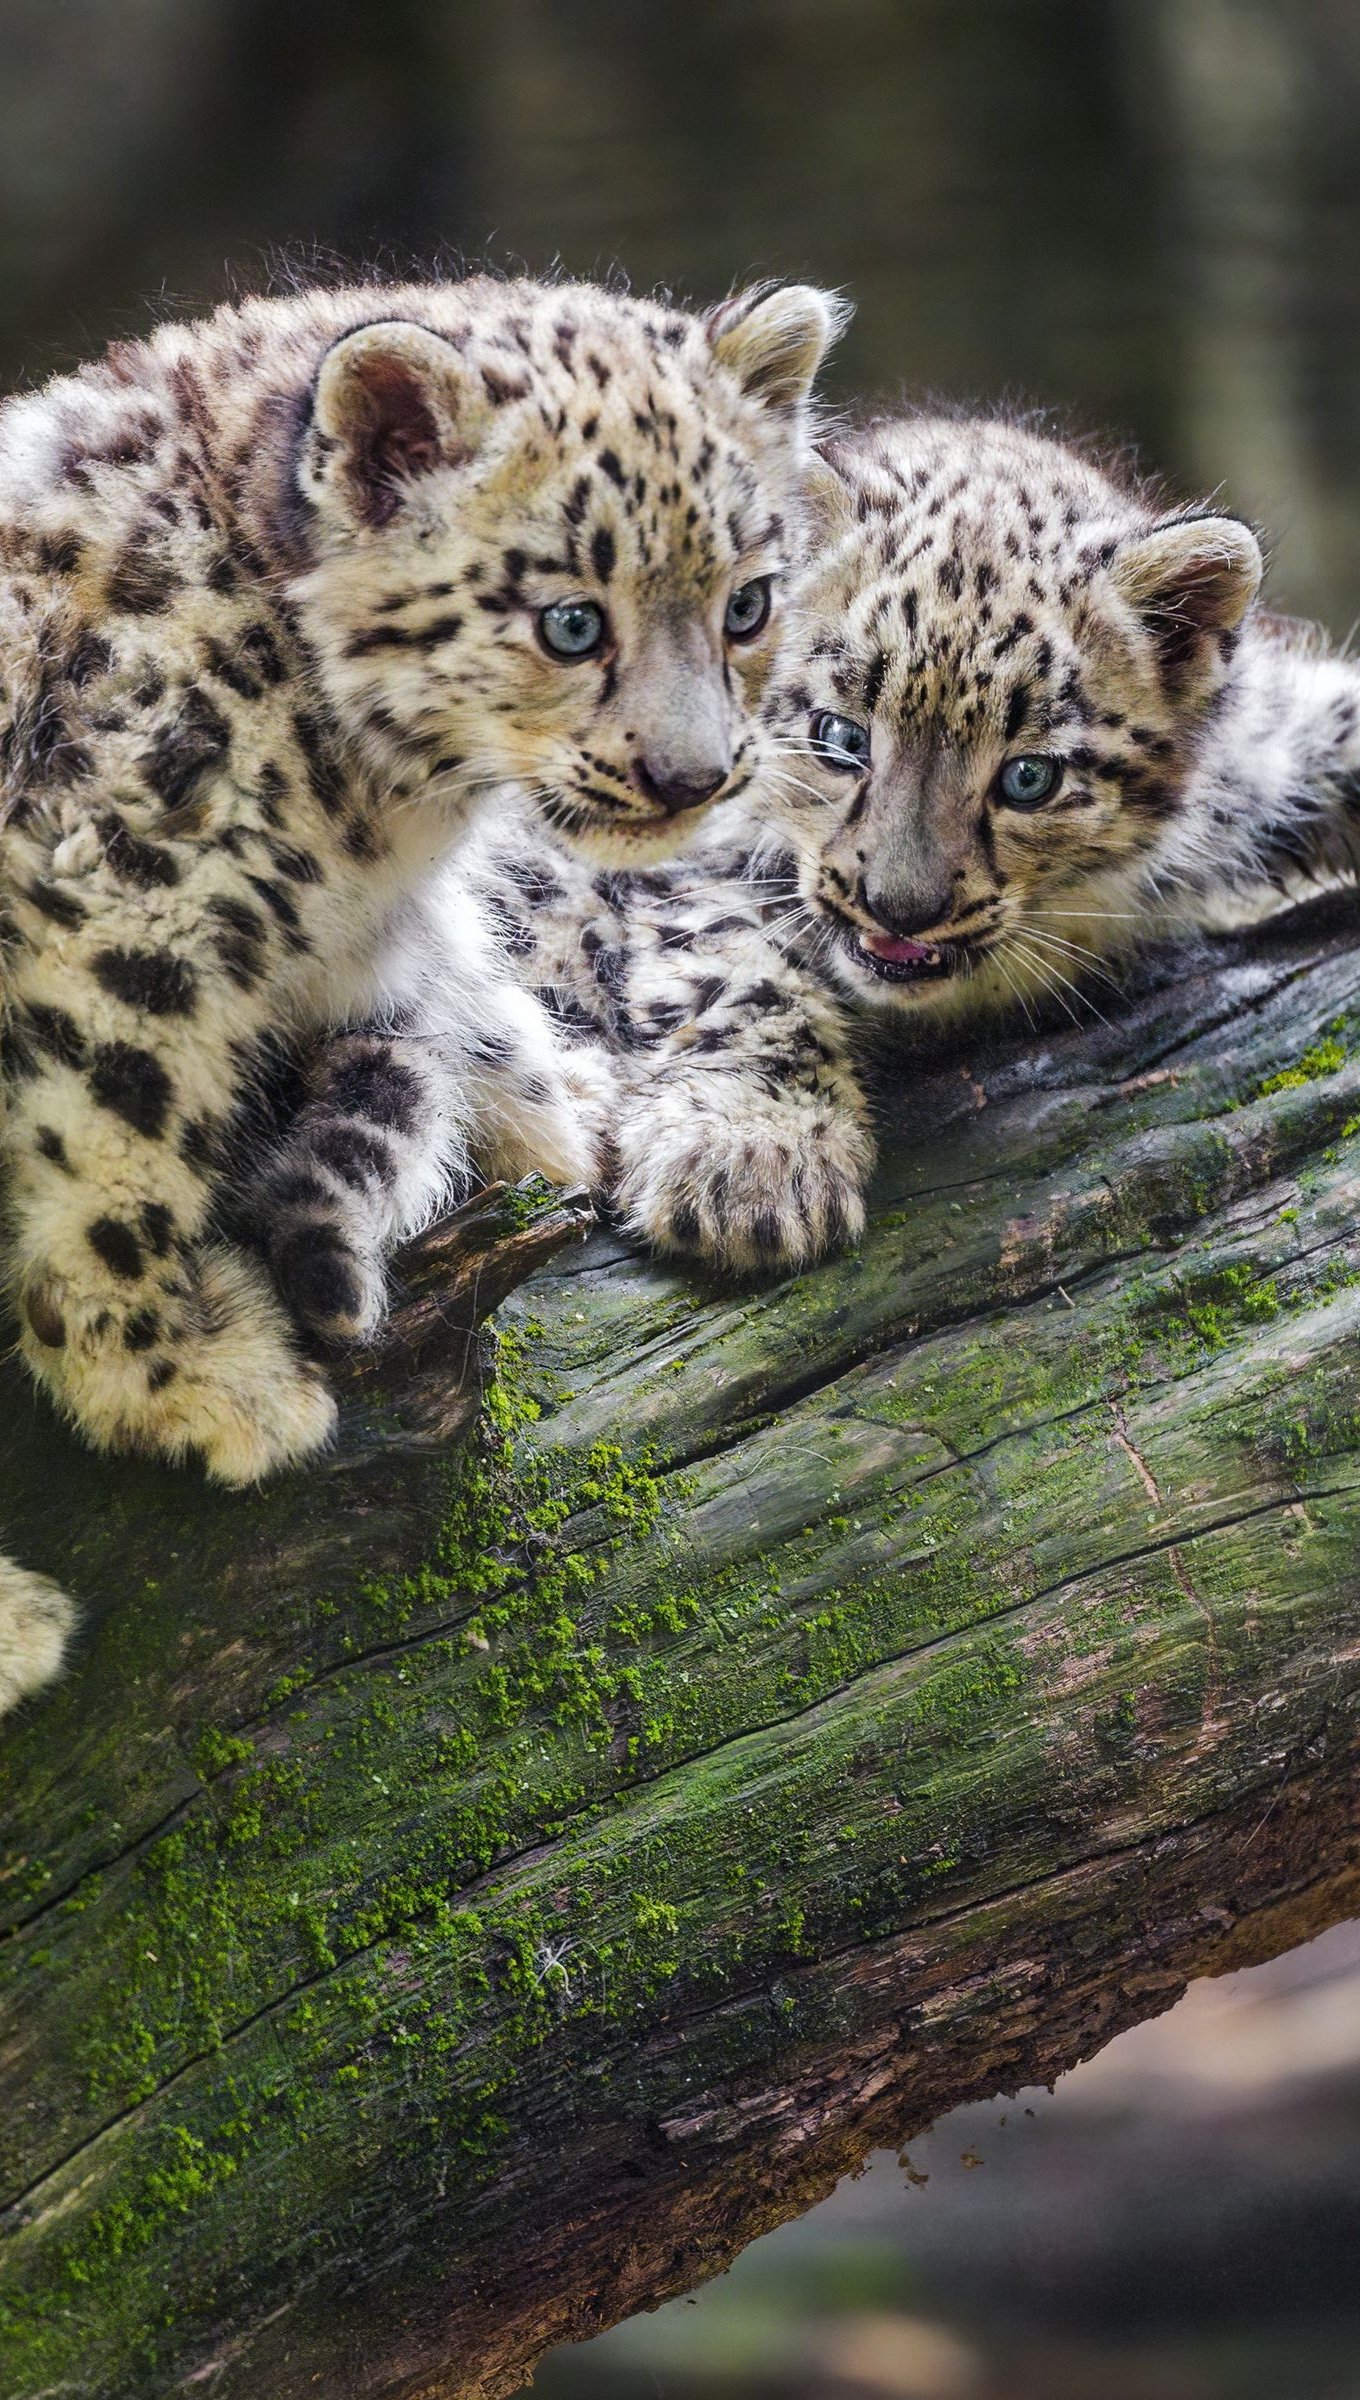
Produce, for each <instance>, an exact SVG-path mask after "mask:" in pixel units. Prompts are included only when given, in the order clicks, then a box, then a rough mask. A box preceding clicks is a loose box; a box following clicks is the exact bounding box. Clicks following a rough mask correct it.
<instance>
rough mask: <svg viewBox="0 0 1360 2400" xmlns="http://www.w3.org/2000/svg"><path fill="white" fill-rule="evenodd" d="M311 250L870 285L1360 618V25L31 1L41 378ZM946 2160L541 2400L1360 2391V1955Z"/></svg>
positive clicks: (1333, 1954) (881, 342)
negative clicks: (1221, 507)
mask: <svg viewBox="0 0 1360 2400" xmlns="http://www.w3.org/2000/svg"><path fill="white" fill-rule="evenodd" d="M278 252H282V253H284V254H286V255H287V257H288V258H289V261H290V264H291V266H292V267H293V268H294V269H296V268H297V267H298V266H299V265H305V263H306V261H307V259H308V258H309V257H318V258H319V257H325V258H327V260H329V259H330V257H331V255H332V254H339V256H340V257H342V258H347V259H349V260H350V261H352V262H354V263H355V264H356V265H359V264H362V263H364V262H370V263H376V264H379V265H381V266H385V267H388V268H405V267H408V266H410V265H411V264H413V263H420V262H423V263H425V264H427V265H428V264H431V263H441V262H442V263H443V264H444V265H445V266H446V267H456V265H457V263H458V262H459V261H460V260H465V261H467V262H469V263H474V264H480V263H483V262H490V263H492V264H495V265H499V266H507V265H510V266H513V265H520V264H524V265H527V266H528V267H530V268H531V269H536V270H537V269H542V268H545V267H547V266H548V265H550V264H551V263H552V262H553V261H555V260H556V261H560V262H561V264H562V266H563V267H564V268H565V269H567V270H569V271H570V272H573V273H592V272H594V273H600V272H604V271H607V270H609V269H611V268H614V267H618V268H621V269H622V270H623V271H624V272H626V274H627V275H628V277H629V278H630V279H631V281H632V282H633V283H634V284H636V285H641V286H648V285H651V284H654V283H665V284H667V285H669V286H670V287H672V288H673V289H674V290H676V291H677V292H679V293H681V294H684V295H688V296H691V297H694V298H696V299H700V300H710V299H716V298H717V297H719V296H720V295H721V294H722V293H723V292H725V291H726V290H727V289H728V288H729V287H730V286H731V285H732V284H733V283H735V282H739V281H741V280H742V279H744V278H746V277H748V276H751V275H757V274H769V273H777V274H792V275H800V276H810V277H814V278H816V279H818V280H820V281H824V282H827V283H831V284H835V285H839V286H841V287H843V288H844V289H845V290H846V291H848V292H849V293H850V294H851V295H852V296H853V297H854V299H855V300H856V301H857V303H858V306H859V315H858V317H857V319H856V323H855V325H854V328H853V330H852V332H851V335H850V337H849V339H848V341H847V343H846V344H845V347H844V350H843V352H842V353H841V356H840V358H839V360H838V362H837V364H836V367H835V369H834V372H833V376H832V381H831V390H832V392H833V393H834V395H835V397H836V399H837V400H838V401H839V402H841V403H843V404H846V405H848V404H850V402H851V401H852V400H853V399H854V398H855V397H856V396H858V395H864V396H869V397H873V398H876V399H879V400H882V399H891V398H893V397H894V396H895V395H897V394H898V393H900V392H902V391H904V390H905V391H909V392H912V393H914V394H921V393H922V392H929V391H935V392H941V393H946V394H949V395H952V396H956V397H958V396H969V397H974V398H978V399H1000V398H1003V397H1008V398H1010V399H1013V400H1014V399H1021V398H1023V399H1025V400H1028V401H1036V402H1044V403H1048V404H1053V405H1056V406H1058V407H1059V408H1061V409H1062V410H1064V411H1066V412H1067V413H1068V414H1070V416H1071V417H1072V418H1073V419H1074V420H1075V421H1077V422H1078V423H1080V424H1081V425H1083V426H1085V427H1094V428H1097V429H1101V430H1104V431H1106V432H1108V433H1109V434H1110V435H1111V436H1112V437H1116V438H1121V437H1125V436H1132V437H1133V438H1134V440H1135V441H1136V442H1137V443H1138V445H1139V446H1140V448H1141V450H1142V452H1143V454H1144V457H1145V459H1146V460H1147V461H1148V462H1150V463H1155V464H1157V465H1159V466H1161V467H1163V468H1164V469H1166V470H1167V471H1168V472H1169V473H1170V475H1171V476H1172V477H1173V479H1174V480H1175V481H1176V483H1177V484H1178V485H1179V486H1180V487H1181V488H1182V489H1184V490H1186V491H1187V492H1192V493H1196V494H1198V493H1202V492H1208V491H1211V490H1215V489H1219V488H1221V489H1222V491H1223V493H1224V496H1225V498H1226V500H1227V501H1228V502H1229V504H1231V505H1232V506H1234V507H1236V508H1238V509H1240V510H1243V511H1244V512H1246V513H1248V514H1250V515H1252V516H1253V517H1255V518H1256V519H1257V520H1258V521H1260V522H1263V523H1264V524H1265V525H1266V526H1267V527H1268V528H1269V529H1270V531H1271V532H1272V533H1273V535H1274V536H1275V537H1276V546H1277V554H1278V563H1277V567H1276V570H1275V577H1274V589H1275V592H1276V594H1277V597H1278V598H1279V600H1280V601H1281V602H1282V603H1283V604H1285V605H1289V606H1293V607H1295V608H1299V609H1302V610H1304V611H1307V612H1309V613H1316V614H1318V615H1321V616H1323V617H1324V618H1325V619H1326V620H1327V621H1328V622H1329V624H1330V626H1331V628H1332V631H1333V632H1334V633H1335V634H1337V635H1338V636H1344V635H1345V634H1346V632H1347V630H1348V628H1349V627H1350V626H1351V625H1352V623H1353V621H1354V620H1355V619H1356V618H1357V617H1360V471H1358V470H1357V464H1356V457H1357V434H1358V433H1360V0H481V4H480V5H477V6H469V5H463V4H461V0H0V383H3V384H8V385H10V386H14V385H17V384H20V383H23V382H26V381H39V380H41V379H42V378H43V377H45V376H46V375H48V374H50V373H52V372H53V371H55V370H56V369H58V368H60V367H63V366H66V365H69V364H71V363H73V362H74V361H75V360H77V359H78V358H80V357H82V356H85V355H88V354H89V353H90V352H92V351H94V350H97V349H98V348H99V347H100V346H101V345H102V343H103V342H105V341H106V340H107V339H109V338H110V337H111V336H112V335H115V334H124V333H129V332H137V331H140V330H142V329H144V328H145V327H146V326H147V325H148V324H149V323H150V322H151V321H152V320H153V319H154V317H155V316H156V315H158V314H163V313H166V312H174V311H185V310H191V309H195V308H199V307H202V306H204V305H207V304H210V303H212V302H214V301H216V300H217V299H220V298H221V297H223V296H224V295H226V294H227V293H229V292H231V291H232V290H234V289H242V288H246V289H254V288H260V286H261V285H262V284H263V283H264V282H266V281H267V279H268V275H269V272H270V260H271V256H272V255H273V254H274V253H278ZM1031 2104H1032V2106H1033V2114H1030V2113H1029V2110H1030V2106H1031ZM1003 2120H1005V2121H1004V2122H1003ZM914 2156H915V2158H916V2159H917V2161H918V2167H917V2168H914V2169H913V2173H916V2172H918V2171H920V2168H921V2167H928V2168H929V2171H930V2182H929V2184H928V2186H926V2187H925V2188H924V2189H922V2188H920V2187H919V2186H913V2187H911V2188H908V2186H907V2185H906V2183H905V2182H904V2178H903V2173H902V2170H901V2169H900V2168H899V2167H897V2166H896V2165H895V2164H894V2163H893V2162H891V2161H884V2162H880V2165H879V2167H878V2168H877V2169H876V2170H875V2173H874V2174H873V2175H872V2176H871V2177H870V2178H869V2179H868V2181H867V2182H866V2183H864V2184H862V2185H854V2186H846V2187H844V2188H843V2190H842V2192H841V2193H840V2194H838V2195H837V2196H836V2198H835V2199H833V2200H832V2201H831V2202H829V2203H827V2204H826V2206H825V2207H824V2208H823V2209H821V2210H818V2211H815V2212H814V2213H813V2214H812V2216H810V2217H809V2218H808V2219H806V2220H805V2221H804V2223H803V2224H801V2225H799V2226H796V2227H793V2228H790V2229H788V2231H787V2232H786V2233H785V2234H781V2235H776V2236H773V2237H771V2240H770V2241H769V2242H768V2243H764V2244H758V2245H756V2247H755V2248H754V2249H753V2250H752V2251H751V2252H750V2253H748V2255H747V2257H746V2258H745V2259H744V2260H743V2261H742V2262H740V2264H739V2266H738V2268H737V2270H736V2271H735V2273H734V2274H733V2275H732V2276H731V2277H730V2278H727V2279H726V2280H725V2281H724V2282H723V2283H721V2284H720V2285H717V2286H715V2287H713V2289H712V2290H711V2291H710V2292H708V2293H706V2294H705V2295H703V2296H702V2297H701V2299H700V2301H699V2304H698V2306H697V2307H696V2308H693V2309H687V2308H686V2307H685V2306H684V2305H683V2304H680V2303H677V2304H675V2305H674V2306H673V2307H672V2308H670V2309H668V2310H665V2311H662V2312H661V2314H660V2315H658V2316H657V2317H655V2318H644V2319H638V2320H636V2321H635V2322H634V2323H633V2324H632V2325H631V2326H628V2327H625V2328H622V2329H621V2330H620V2332H619V2333H618V2334H616V2335H612V2336H608V2337H606V2339H605V2342H604V2343H603V2344H601V2345H598V2346H594V2347H592V2348H590V2349H587V2350H583V2351H578V2352H571V2353H561V2354H559V2355H558V2357H557V2358H556V2359H554V2360H553V2361H550V2362H549V2363H548V2364H547V2366H546V2367H545V2369H544V2370H543V2371H542V2372H541V2375H540V2378H539V2388H540V2389H541V2390H542V2391H543V2392H544V2393H545V2395H547V2394H557V2395H561V2400H568V2396H569V2395H570V2396H571V2400H657V2396H658V2395H660V2396H661V2400H875V2395H877V2400H1360V2266H1358V2265H1357V2255H1358V2251H1360V2177H1358V2176H1357V2172H1356V2168H1357V2161H1358V2160H1360V1934H1357V1933H1356V1931H1355V1930H1354V1929H1352V1930H1351V1931H1350V1932H1349V1933H1345V1934H1342V1935H1339V1936H1337V1937H1334V1939H1333V1940H1332V1941H1331V1943H1329V1944H1324V1945H1323V1946H1322V1947H1321V1948H1320V1950H1318V1951H1317V1952H1315V1953H1310V1954H1308V1955H1307V1956H1306V1957H1305V1958H1303V1959H1302V1960H1299V1961H1294V1962H1285V1963H1284V1964H1283V1965H1281V1966H1280V1967H1278V1968H1277V1969H1275V1970H1266V1971H1265V1980H1264V1981H1260V1980H1257V1981H1253V1980H1252V1979H1250V1978H1248V1979H1243V1980H1242V1981H1241V1982H1240V1983H1239V1985H1238V1986H1237V1987H1236V1989H1235V1990H1234V1991H1233V1992H1231V1993H1228V1994H1226V1995H1216V1994H1212V1993H1209V1994H1207V1995H1206V1992H1205V1990H1204V1989H1203V1987H1202V1988H1201V1990H1200V1993H1199V1995H1198V1997H1196V1996H1194V1995H1192V1998H1191V2001H1190V2002H1189V2003H1187V2004H1186V2006H1185V2008H1184V2009H1182V2010H1180V2011H1177V2012H1175V2014H1174V2015H1173V2016H1172V2017H1171V2018H1169V2019H1168V2020H1167V2021H1166V2024H1165V2026H1164V2027H1162V2028H1156V2027H1154V2028H1148V2029H1144V2030H1143V2031H1142V2032H1140V2033H1138V2034H1134V2035H1132V2036H1129V2037H1126V2041H1125V2043H1122V2044H1118V2045H1115V2047H1114V2049H1112V2050H1111V2051H1110V2052H1109V2053H1107V2054H1106V2058H1105V2060H1104V2061H1101V2062H1097V2064H1096V2066H1095V2067H1094V2068H1092V2069H1089V2070H1083V2071H1082V2073H1081V2074H1079V2075H1078V2076H1077V2077H1075V2078H1069V2079H1064V2083H1063V2085H1061V2086H1060V2087H1059V2092H1058V2095H1057V2098H1056V2100H1055V2101H1052V2102H1050V2101H1048V2100H1047V2098H1046V2096H1043V2095H1039V2094H1033V2095H1026V2096H1025V2099H1024V2102H1023V2103H1022V2104H1021V2105H1019V2106H1017V2107H1016V2108H1014V2109H1012V2110H1011V2111H1010V2113H1009V2116H1007V2112H1006V2111H1005V2110H1004V2109H1003V2108H998V2109H993V2110H991V2111H982V2112H978V2111H972V2112H968V2114H967V2115H966V2116H965V2118H964V2119H962V2120H950V2121H948V2122H947V2123H946V2125H945V2126H944V2127H943V2128H941V2129H940V2131H939V2132H938V2133H937V2134H936V2136H935V2137H934V2139H933V2142H932V2143H930V2144H927V2145H925V2146H920V2145H914ZM980 2160H981V2161H982V2163H981V2164H979V2161H980Z"/></svg>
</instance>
